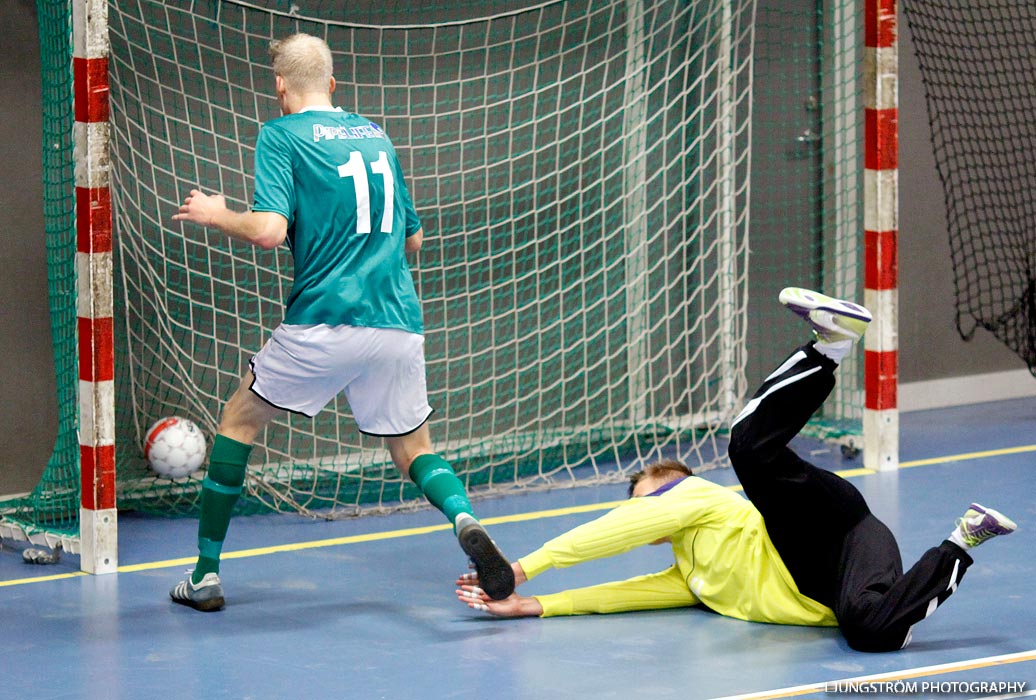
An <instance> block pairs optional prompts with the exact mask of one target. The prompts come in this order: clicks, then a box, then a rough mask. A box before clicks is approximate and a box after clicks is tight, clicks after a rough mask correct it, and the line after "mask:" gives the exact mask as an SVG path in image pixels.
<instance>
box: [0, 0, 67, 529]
mask: <svg viewBox="0 0 1036 700" xmlns="http://www.w3.org/2000/svg"><path fill="white" fill-rule="evenodd" d="M37 14H38V20H39V37H40V57H41V73H42V82H43V114H42V124H43V177H44V183H43V198H44V201H43V206H44V221H45V226H46V232H45V235H46V239H47V277H48V286H49V293H50V319H51V334H52V337H53V343H54V370H55V373H56V377H57V392H58V420H59V423H58V431H57V439H56V443H55V445H54V451H53V454H52V455H51V458H50V460H49V462H48V463H47V468H46V470H45V471H44V473H43V477H42V478H41V480H40V482H39V484H37V485H36V488H34V489H33V490H32V493H30V494H29V495H28V496H27V497H24V498H18V499H15V500H11V501H6V502H0V515H2V516H3V522H2V523H0V534H2V533H3V531H5V530H6V531H8V534H14V535H16V536H19V537H28V538H29V539H31V540H33V541H39V542H41V543H47V544H50V545H53V544H54V543H55V542H57V541H61V540H63V539H65V538H67V537H73V538H74V537H77V536H78V534H79V490H80V486H79V440H78V436H77V432H76V429H77V427H78V408H79V402H78V398H77V396H78V389H79V384H78V378H79V371H78V360H77V348H76V277H75V256H76V231H75V179H74V169H73V152H72V151H73V149H72V123H73V119H74V117H73V102H72V18H71V11H70V5H69V3H68V1H67V0H62V1H58V2H55V1H54V0H38V2H37ZM11 529H13V530H14V531H15V532H13V533H12V532H10V530H11Z"/></svg>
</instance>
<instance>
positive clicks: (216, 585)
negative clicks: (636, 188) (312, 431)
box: [170, 34, 514, 611]
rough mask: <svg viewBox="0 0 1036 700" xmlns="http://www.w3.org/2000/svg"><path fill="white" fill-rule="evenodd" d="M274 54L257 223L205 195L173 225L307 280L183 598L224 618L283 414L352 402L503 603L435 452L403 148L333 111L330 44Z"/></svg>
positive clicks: (258, 361)
mask: <svg viewBox="0 0 1036 700" xmlns="http://www.w3.org/2000/svg"><path fill="white" fill-rule="evenodd" d="M270 55H271V58H272V63H273V71H274V75H275V85H276V92H277V100H278V102H279V104H280V108H281V113H282V116H281V117H279V118H277V119H274V120H272V121H270V122H268V123H266V124H264V125H263V127H262V128H261V130H260V132H259V138H258V142H257V144H256V154H255V198H254V202H253V206H252V209H251V211H248V212H235V211H231V210H230V209H228V208H227V206H226V202H225V200H224V198H223V197H222V196H221V195H208V194H204V193H202V192H201V191H199V190H192V191H191V193H190V195H189V196H188V197H187V198H186V199H185V201H184V203H183V205H182V206H181V207H180V209H179V212H178V213H177V214H176V215H175V216H173V219H174V220H175V221H189V222H193V223H196V224H201V225H203V226H209V227H212V228H216V229H218V230H219V231H221V232H223V233H224V234H226V235H228V236H230V237H231V238H235V239H238V240H240V241H243V242H245V243H250V244H252V245H256V246H259V247H261V248H264V249H271V248H276V247H277V246H279V245H281V244H282V243H284V242H285V241H287V243H288V246H289V247H290V249H291V252H292V256H293V258H294V261H295V278H294V284H293V286H292V289H291V293H290V294H289V296H288V299H287V304H286V305H287V309H286V311H285V317H284V321H283V323H282V324H281V325H279V326H278V327H277V328H276V329H275V330H274V331H273V334H272V335H271V337H270V338H269V340H268V341H267V342H266V344H265V345H264V346H263V348H262V349H261V350H260V351H259V352H258V353H257V354H256V355H255V357H253V358H252V360H251V362H250V363H249V368H248V369H246V370H245V372H244V377H243V378H242V381H241V385H240V387H239V388H238V389H237V391H236V393H235V394H234V395H233V396H232V397H231V398H230V400H229V401H228V402H227V404H226V406H225V407H224V409H223V414H222V416H221V419H220V424H219V428H218V431H217V435H216V438H215V440H214V441H213V445H212V452H211V453H210V455H209V466H208V473H207V475H206V477H205V479H204V482H203V486H202V497H201V518H200V521H199V524H198V551H199V555H198V561H197V564H196V566H195V568H194V571H193V572H192V573H191V575H190V577H189V578H188V579H187V580H185V581H181V582H180V583H178V584H177V585H176V586H175V587H174V588H173V589H172V590H171V591H170V596H171V597H172V599H173V600H174V601H175V602H177V603H181V604H184V605H188V606H190V607H193V608H195V609H198V610H206V611H208V610H218V609H220V608H222V607H223V605H224V596H223V587H222V582H221V581H220V578H219V561H220V553H221V551H222V547H223V542H224V539H225V537H226V533H227V528H228V526H229V523H230V518H231V512H232V510H233V508H234V504H235V503H236V502H237V499H238V497H239V495H240V493H241V491H242V488H243V484H244V480H245V475H246V471H247V463H248V457H249V453H250V451H251V449H252V444H253V442H254V441H255V439H256V437H257V436H258V434H259V432H260V431H261V430H262V429H263V428H264V427H265V426H266V425H267V423H269V422H270V421H271V420H272V419H273V418H275V417H276V416H278V415H280V414H282V413H283V412H284V411H292V412H297V413H302V414H304V415H307V416H313V415H316V414H317V413H318V412H319V411H321V410H322V409H323V408H324V407H325V406H326V405H327V404H328V403H329V402H330V401H331V400H332V399H334V397H335V396H336V395H337V394H339V393H340V392H344V393H345V396H346V399H347V400H348V402H349V407H350V409H351V411H352V413H353V416H354V418H355V420H356V424H357V427H358V428H359V429H360V431H361V432H363V433H365V434H367V435H377V436H382V437H384V438H385V440H386V443H387V446H388V450H389V453H390V455H391V457H392V461H393V463H394V464H395V465H396V467H397V468H398V469H399V471H400V472H401V473H402V474H403V475H404V476H408V477H409V478H410V479H412V480H413V481H414V483H416V484H417V486H418V487H419V488H420V489H421V492H422V493H423V494H424V495H425V497H426V498H427V499H428V500H429V502H431V503H432V504H433V505H434V506H436V507H437V508H438V509H439V510H441V511H442V512H443V514H444V515H446V517H447V518H449V520H450V522H451V523H453V526H454V531H455V533H456V535H457V537H458V540H459V542H460V545H461V548H462V549H463V550H464V552H465V553H466V554H467V555H468V556H469V557H470V559H471V561H472V562H473V563H474V565H475V569H476V571H477V572H478V575H479V580H480V581H482V582H483V583H485V584H488V585H483V588H485V589H486V590H487V591H488V592H489V594H490V595H492V596H493V597H497V598H506V597H507V596H509V595H510V594H511V592H512V591H513V590H514V575H513V573H512V569H511V565H510V563H509V562H508V561H507V559H505V558H504V556H503V554H502V553H501V552H500V550H499V549H498V548H497V547H496V545H495V544H494V543H493V541H492V540H491V539H490V537H489V535H488V534H487V532H486V530H485V528H483V526H482V525H481V524H480V523H479V522H478V520H477V519H476V518H475V517H474V514H473V512H472V508H471V503H470V502H469V500H468V497H467V494H466V493H465V490H464V485H463V483H462V482H461V481H460V479H458V478H457V475H456V474H455V472H454V471H453V468H452V467H451V466H450V465H449V463H447V462H446V461H445V460H444V459H442V457H440V456H439V455H437V454H435V453H434V451H433V450H432V446H431V437H430V433H429V430H428V424H427V420H428V418H429V416H430V415H431V413H432V408H431V406H429V404H428V397H427V389H426V385H425V360H424V326H423V323H422V317H421V305H420V302H419V300H418V296H417V292H416V290H415V288H414V282H413V277H412V276H411V273H410V268H409V265H408V263H407V259H406V253H412V252H416V251H417V250H419V249H420V248H421V244H422V241H423V237H424V232H423V230H422V228H421V223H420V220H419V219H418V216H417V212H416V211H415V210H414V204H413V202H412V201H411V198H410V193H409V192H408V190H407V187H406V183H405V181H404V177H403V171H402V169H401V167H400V165H399V160H398V158H397V157H396V152H395V149H394V148H393V146H392V142H391V141H390V140H389V138H388V136H387V135H386V134H385V132H384V131H383V130H382V129H381V127H380V126H378V125H377V124H375V123H373V122H371V121H370V120H368V119H364V118H363V117H361V116H359V115H357V114H352V113H349V112H344V111H342V110H341V109H340V108H336V107H334V106H333V105H332V102H331V94H332V93H333V92H334V88H335V81H334V78H333V77H332V57H331V51H330V48H329V47H328V46H327V44H326V43H325V42H324V41H323V40H322V39H319V38H317V37H313V36H309V35H305V34H295V35H292V36H290V37H288V38H286V39H283V40H281V41H275V42H273V43H272V44H271V47H270ZM483 577H485V578H483Z"/></svg>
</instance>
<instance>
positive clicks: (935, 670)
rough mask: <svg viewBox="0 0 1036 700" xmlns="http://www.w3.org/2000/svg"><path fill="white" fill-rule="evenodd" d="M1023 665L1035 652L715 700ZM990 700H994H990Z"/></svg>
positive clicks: (761, 699) (760, 699) (753, 699)
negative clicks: (1006, 665) (838, 684)
mask: <svg viewBox="0 0 1036 700" xmlns="http://www.w3.org/2000/svg"><path fill="white" fill-rule="evenodd" d="M1023 661H1036V649H1030V650H1029V651H1020V652H1017V653H1015V654H1004V655H1002V656H987V657H985V658H982V659H972V660H970V661H955V662H953V663H948V664H936V665H935V666H921V667H919V668H908V669H904V670H902V671H892V672H890V673H878V674H875V675H873V676H856V677H855V678H844V679H839V680H830V681H820V682H819V683H809V684H808V685H796V686H792V687H789V688H778V689H776V690H764V691H761V692H757V693H746V694H744V695H728V696H725V697H722V698H713V699H712V700H769V699H770V698H790V697H795V696H796V695H805V694H806V693H815V692H816V691H818V690H819V691H821V692H825V688H827V687H828V686H829V685H831V686H833V685H834V684H836V683H868V682H873V681H897V680H904V679H907V678H919V677H921V676H934V675H939V674H942V673H951V672H953V671H969V670H973V669H976V668H989V667H991V666H1003V665H1005V664H1015V663H1019V662H1023ZM1032 695H1036V691H1032V692H1027V693H1023V694H1021V695H1002V696H999V697H1000V698H1022V697H1030V696H1032ZM988 700H995V699H994V698H989V699H988Z"/></svg>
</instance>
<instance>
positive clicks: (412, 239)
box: [403, 228, 424, 253]
mask: <svg viewBox="0 0 1036 700" xmlns="http://www.w3.org/2000/svg"><path fill="white" fill-rule="evenodd" d="M422 243H424V229H423V228H419V229H417V232H416V233H411V234H410V235H409V236H407V237H406V243H404V244H403V250H405V251H406V252H407V253H416V252H417V251H419V250H421V244H422Z"/></svg>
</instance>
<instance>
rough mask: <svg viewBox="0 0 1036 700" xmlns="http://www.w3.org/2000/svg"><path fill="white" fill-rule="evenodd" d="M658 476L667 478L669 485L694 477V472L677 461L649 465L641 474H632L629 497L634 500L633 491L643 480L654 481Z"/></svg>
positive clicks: (664, 461)
mask: <svg viewBox="0 0 1036 700" xmlns="http://www.w3.org/2000/svg"><path fill="white" fill-rule="evenodd" d="M656 476H662V477H665V483H669V482H670V481H675V480H676V479H682V478H684V477H685V476H694V472H692V471H691V470H690V468H689V467H688V466H687V465H686V464H684V463H683V462H677V461H676V460H675V459H663V460H662V461H661V462H655V463H653V464H649V465H647V466H646V467H644V468H643V469H642V470H640V471H639V472H637V473H635V474H630V485H629V492H628V493H629V497H630V498H633V489H635V488H636V487H637V484H639V483H640V482H641V480H643V479H653V478H655V477H656Z"/></svg>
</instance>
